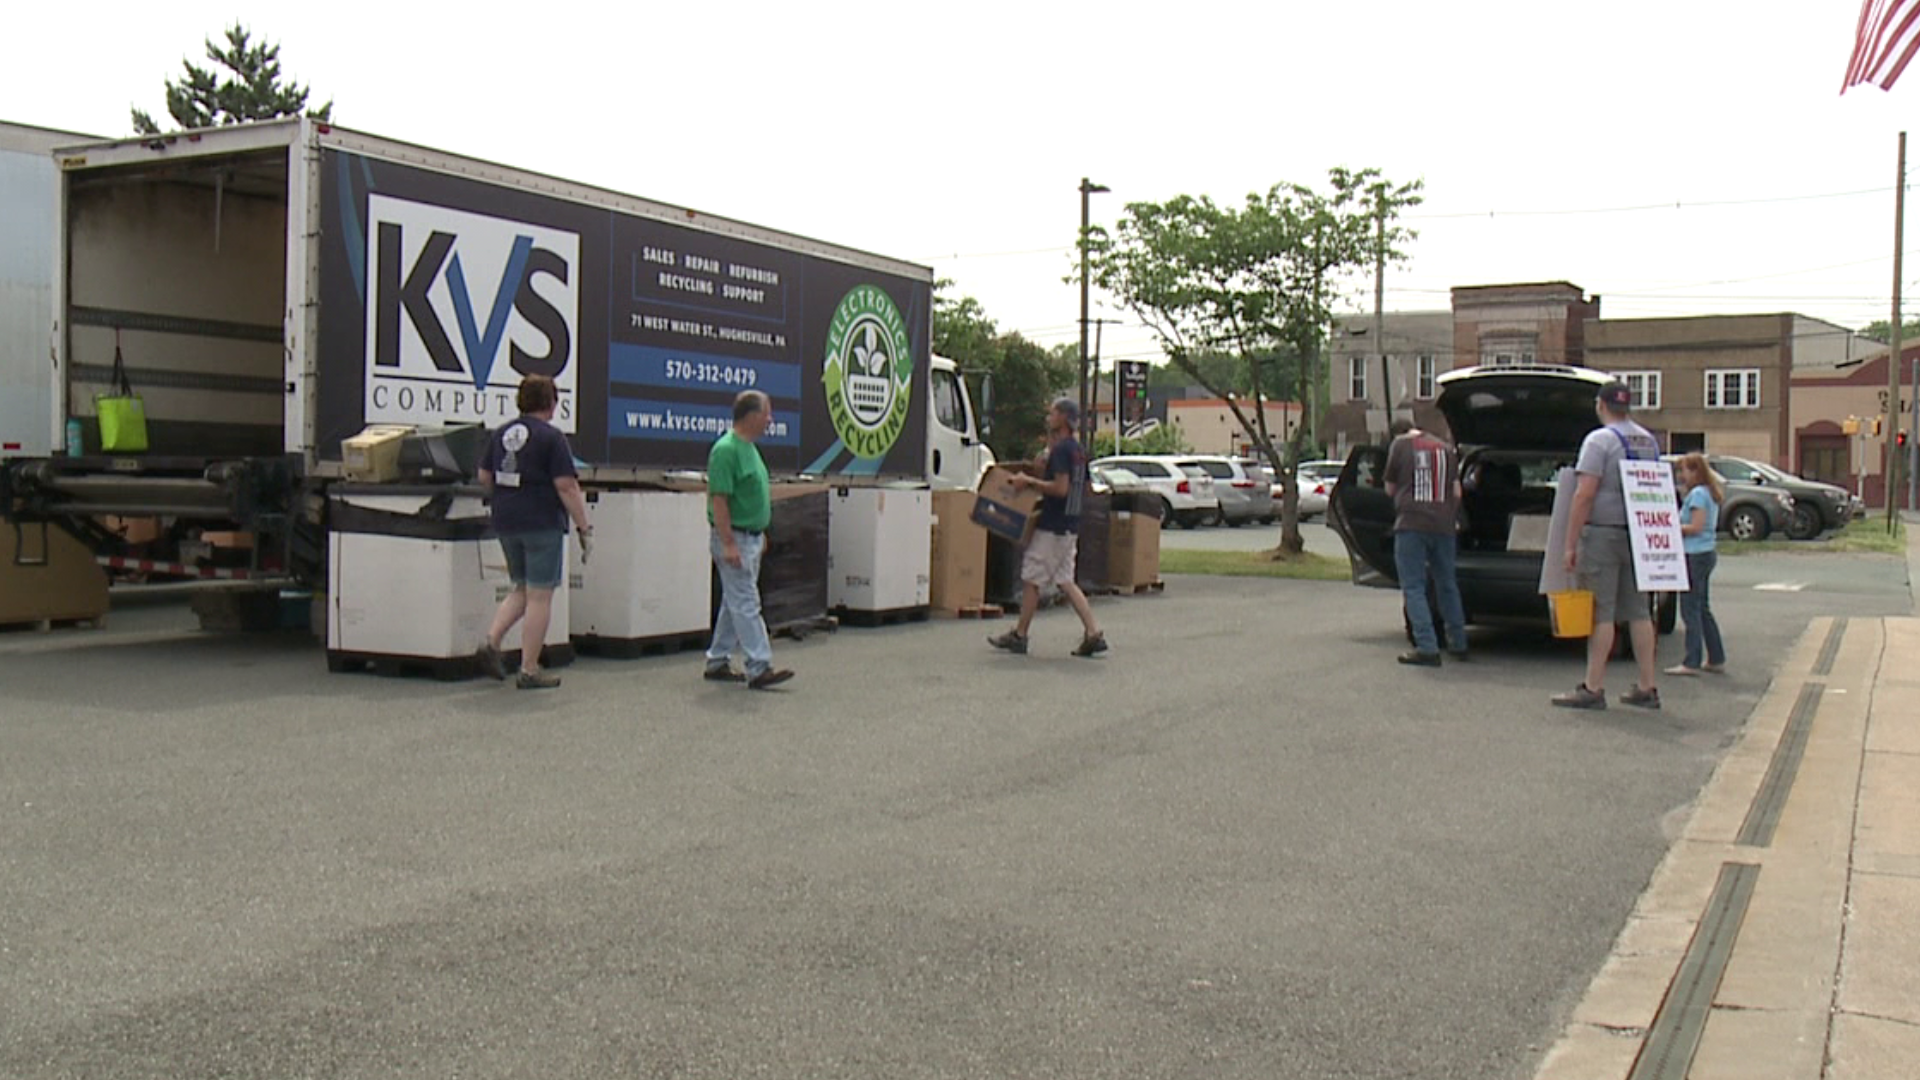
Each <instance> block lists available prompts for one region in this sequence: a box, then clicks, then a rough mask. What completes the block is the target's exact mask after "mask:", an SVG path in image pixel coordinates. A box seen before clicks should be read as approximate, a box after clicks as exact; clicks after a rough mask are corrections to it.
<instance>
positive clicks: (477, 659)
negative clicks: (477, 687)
mask: <svg viewBox="0 0 1920 1080" xmlns="http://www.w3.org/2000/svg"><path fill="white" fill-rule="evenodd" d="M473 662H474V664H476V665H477V666H478V667H479V668H480V674H482V675H485V676H486V677H487V678H489V679H494V680H500V681H504V680H505V679H506V677H507V664H506V661H504V660H502V659H500V650H499V649H496V648H494V647H493V643H492V642H490V641H483V642H481V643H480V647H479V648H478V649H475V650H474V651H473Z"/></svg>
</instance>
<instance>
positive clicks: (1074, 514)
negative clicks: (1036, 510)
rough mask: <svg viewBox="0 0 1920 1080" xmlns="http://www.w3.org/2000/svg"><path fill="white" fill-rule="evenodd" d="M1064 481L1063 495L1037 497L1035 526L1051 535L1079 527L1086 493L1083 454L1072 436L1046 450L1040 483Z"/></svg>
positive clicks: (1084, 458) (1085, 457)
mask: <svg viewBox="0 0 1920 1080" xmlns="http://www.w3.org/2000/svg"><path fill="white" fill-rule="evenodd" d="M1056 476H1064V477H1066V478H1067V493H1066V494H1065V495H1062V496H1059V497H1058V498H1055V497H1054V496H1052V495H1042V496H1040V520H1039V521H1038V522H1036V527H1037V528H1041V529H1045V530H1046V531H1047V532H1053V533H1070V532H1077V531H1079V528H1080V504H1081V502H1082V501H1083V500H1084V499H1085V498H1086V491H1087V452H1086V451H1085V450H1083V449H1081V448H1080V441H1079V440H1078V439H1074V438H1072V437H1068V438H1065V439H1061V440H1060V441H1059V442H1057V443H1054V444H1053V449H1051V450H1049V451H1047V473H1046V475H1045V476H1043V477H1041V479H1043V480H1052V479H1053V478H1054V477H1056Z"/></svg>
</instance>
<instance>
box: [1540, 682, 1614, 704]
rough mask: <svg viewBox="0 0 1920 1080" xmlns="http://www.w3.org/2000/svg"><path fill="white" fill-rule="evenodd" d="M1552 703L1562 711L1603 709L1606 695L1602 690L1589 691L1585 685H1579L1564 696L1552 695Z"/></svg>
mask: <svg viewBox="0 0 1920 1080" xmlns="http://www.w3.org/2000/svg"><path fill="white" fill-rule="evenodd" d="M1553 703H1554V704H1555V705H1558V706H1560V707H1561V708H1563V709H1604V708H1606V707H1607V695H1606V692H1605V691H1604V690H1589V689H1587V684H1586V683H1581V684H1580V685H1579V686H1576V687H1574V688H1573V689H1571V690H1568V691H1567V692H1566V693H1564V694H1555V695H1553Z"/></svg>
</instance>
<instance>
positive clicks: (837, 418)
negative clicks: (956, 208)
mask: <svg viewBox="0 0 1920 1080" xmlns="http://www.w3.org/2000/svg"><path fill="white" fill-rule="evenodd" d="M821 381H822V382H823V383H825V384H826V388H827V412H828V414H829V415H830V416H832V418H833V430H834V431H835V432H836V433H838V434H839V436H840V441H841V442H842V443H844V444H845V445H846V447H847V449H848V450H851V451H853V454H854V456H855V457H861V458H877V457H883V456H885V455H886V452H887V450H888V449H889V448H890V447H892V446H893V444H894V440H896V439H898V438H899V437H900V433H901V432H902V431H904V430H906V426H907V404H908V402H909V401H910V399H911V398H912V395H913V350H912V348H911V347H910V346H909V344H908V341H907V323H906V320H905V319H902V318H901V317H900V309H899V308H898V307H895V306H894V303H893V298H892V297H890V296H888V295H887V293H886V290H884V289H881V288H878V287H876V286H873V285H857V286H855V287H854V288H853V289H852V290H851V291H850V292H848V293H847V295H846V296H844V297H842V298H841V299H840V307H839V308H838V309H836V310H835V311H834V313H833V322H832V323H830V324H829V325H828V328H827V362H826V365H825V370H824V372H823V374H822V375H821Z"/></svg>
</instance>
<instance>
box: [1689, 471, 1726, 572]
mask: <svg viewBox="0 0 1920 1080" xmlns="http://www.w3.org/2000/svg"><path fill="white" fill-rule="evenodd" d="M1696 509H1699V510H1705V511H1706V512H1707V527H1706V528H1704V529H1702V530H1700V531H1699V532H1697V533H1694V534H1692V535H1691V536H1682V537H1681V538H1680V540H1681V545H1680V546H1681V548H1682V549H1683V550H1685V551H1686V553H1687V554H1689V555H1699V554H1702V553H1704V552H1708V551H1712V550H1713V534H1714V531H1715V530H1717V529H1719V528H1720V504H1719V503H1717V502H1714V501H1713V490H1712V489H1711V488H1709V487H1707V485H1705V484H1695V485H1693V487H1691V488H1689V489H1687V497H1686V498H1684V499H1682V500H1680V524H1682V525H1685V524H1687V523H1688V522H1690V521H1692V520H1693V512H1694V511H1695V510H1696Z"/></svg>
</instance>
